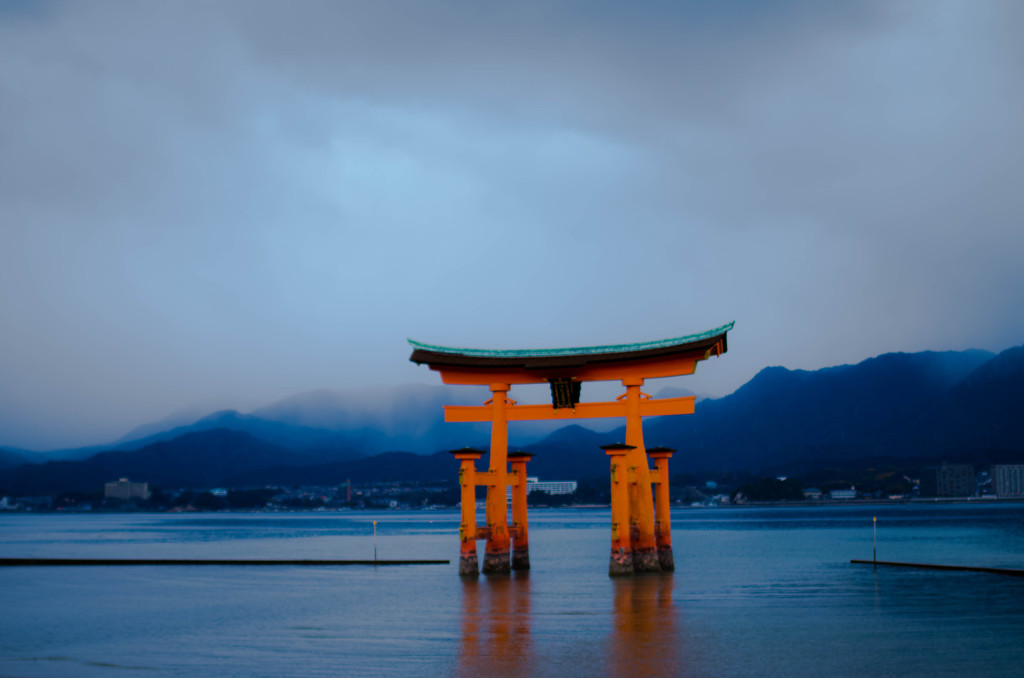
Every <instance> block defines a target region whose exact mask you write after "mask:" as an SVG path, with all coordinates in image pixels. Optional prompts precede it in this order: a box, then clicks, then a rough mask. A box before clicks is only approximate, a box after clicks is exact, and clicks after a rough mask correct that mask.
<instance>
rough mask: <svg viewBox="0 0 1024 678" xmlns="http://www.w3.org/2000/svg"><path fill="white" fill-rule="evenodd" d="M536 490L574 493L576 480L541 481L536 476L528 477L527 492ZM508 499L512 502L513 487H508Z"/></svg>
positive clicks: (550, 492) (551, 492) (549, 492)
mask: <svg viewBox="0 0 1024 678" xmlns="http://www.w3.org/2000/svg"><path fill="white" fill-rule="evenodd" d="M534 490H536V491H537V492H547V493H548V494H572V493H573V492H575V491H576V481H575V480H549V481H545V482H541V481H540V479H539V478H537V477H536V476H527V477H526V494H530V493H531V492H533V491H534ZM508 501H509V503H510V504H511V502H512V488H511V487H509V488H508Z"/></svg>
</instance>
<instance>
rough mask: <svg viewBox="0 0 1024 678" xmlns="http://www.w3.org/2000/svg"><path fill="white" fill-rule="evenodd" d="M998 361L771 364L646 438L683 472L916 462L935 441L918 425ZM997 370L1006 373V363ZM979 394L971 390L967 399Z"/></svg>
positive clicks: (651, 428)
mask: <svg viewBox="0 0 1024 678" xmlns="http://www.w3.org/2000/svg"><path fill="white" fill-rule="evenodd" d="M997 360H998V359H997V358H994V357H993V355H992V354H991V353H988V352H985V351H961V352H953V351H949V352H941V353H939V352H931V351H929V352H923V353H888V354H885V355H881V356H878V357H876V358H871V359H868V360H865V361H863V362H861V363H858V364H856V365H841V366H837V367H829V368H825V369H821V370H816V371H805V370H788V369H786V368H784V367H768V368H765V369H763V370H761V371H760V372H759V373H758V374H757V375H756V376H755V377H754V378H753V379H751V380H750V381H749V382H747V383H746V384H744V385H743V386H742V387H740V388H739V389H738V390H736V391H735V392H734V393H732V394H731V395H728V396H726V397H724V398H719V399H716V400H705V401H702V402H700V403H698V404H697V406H696V408H695V413H694V415H692V416H687V417H671V418H669V417H664V418H658V419H653V420H651V421H650V422H648V423H646V424H645V427H644V428H645V440H646V441H647V442H648V444H664V445H668V446H670V447H675V448H677V449H679V450H680V451H681V454H677V455H676V457H675V458H673V464H674V466H675V467H676V468H682V469H685V470H709V469H723V470H731V469H758V468H764V467H776V466H778V465H779V464H780V463H783V462H785V461H787V460H797V459H807V458H818V459H821V460H822V461H823V462H824V461H827V460H829V459H849V458H859V457H868V456H872V455H874V456H879V455H897V456H903V457H907V456H917V455H920V454H922V453H923V452H927V451H928V450H929V442H928V441H927V440H924V439H922V438H921V436H922V432H923V431H924V430H925V428H924V427H925V424H924V423H920V424H918V425H917V427H916V428H913V429H911V428H908V427H910V426H911V424H910V422H912V421H919V420H920V418H921V417H923V416H925V413H926V412H927V411H928V408H930V407H934V406H935V403H937V402H942V401H943V399H944V398H950V397H953V395H952V394H955V393H957V389H960V388H961V387H962V386H963V384H966V383H969V382H970V380H971V379H972V378H975V377H974V375H975V373H976V372H978V371H979V370H983V368H985V366H986V365H988V364H989V363H992V361H997ZM990 369H993V370H994V372H996V373H1002V371H1003V370H1002V368H1001V367H1000V365H999V364H998V362H997V363H995V366H994V368H990ZM977 395H978V393H977V392H973V391H972V392H970V393H968V392H966V391H964V392H963V393H962V396H961V397H962V398H966V399H968V400H971V399H973V398H976V397H977ZM972 402H973V400H972ZM950 424H952V422H950ZM945 428H946V429H949V426H946V427H945ZM959 439H961V440H962V439H963V436H960V438H959ZM1018 440H1020V441H1021V442H1024V439H1020V438H1018Z"/></svg>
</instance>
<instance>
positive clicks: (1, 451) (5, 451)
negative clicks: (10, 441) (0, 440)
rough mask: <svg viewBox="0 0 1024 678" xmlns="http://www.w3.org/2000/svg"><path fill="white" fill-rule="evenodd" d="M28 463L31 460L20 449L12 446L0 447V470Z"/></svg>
mask: <svg viewBox="0 0 1024 678" xmlns="http://www.w3.org/2000/svg"><path fill="white" fill-rule="evenodd" d="M29 463H31V461H30V460H29V458H28V457H26V456H25V454H24V453H23V451H22V450H17V449H15V448H13V447H0V471H3V470H4V469H9V468H14V467H16V466H21V465H22V464H29Z"/></svg>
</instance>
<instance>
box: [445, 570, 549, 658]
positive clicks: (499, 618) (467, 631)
mask: <svg viewBox="0 0 1024 678" xmlns="http://www.w3.org/2000/svg"><path fill="white" fill-rule="evenodd" d="M532 660H533V642H532V639H531V638H530V575H529V573H528V572H516V573H513V575H512V576H510V577H489V578H486V579H463V581H462V641H461V643H460V645H459V663H458V675H460V676H474V678H479V677H480V676H492V675H500V676H529V675H531V673H532V671H531V665H532Z"/></svg>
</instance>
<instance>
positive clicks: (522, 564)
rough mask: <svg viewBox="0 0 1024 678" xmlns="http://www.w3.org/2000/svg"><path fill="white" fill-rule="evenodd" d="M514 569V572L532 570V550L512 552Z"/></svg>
mask: <svg viewBox="0 0 1024 678" xmlns="http://www.w3.org/2000/svg"><path fill="white" fill-rule="evenodd" d="M512 569H513V570H529V569H530V550H529V549H525V550H522V551H516V550H513V551H512Z"/></svg>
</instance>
